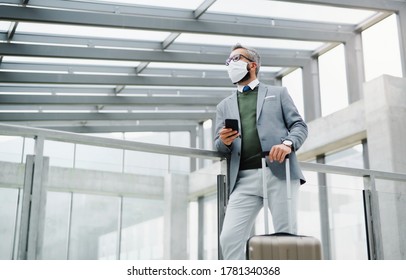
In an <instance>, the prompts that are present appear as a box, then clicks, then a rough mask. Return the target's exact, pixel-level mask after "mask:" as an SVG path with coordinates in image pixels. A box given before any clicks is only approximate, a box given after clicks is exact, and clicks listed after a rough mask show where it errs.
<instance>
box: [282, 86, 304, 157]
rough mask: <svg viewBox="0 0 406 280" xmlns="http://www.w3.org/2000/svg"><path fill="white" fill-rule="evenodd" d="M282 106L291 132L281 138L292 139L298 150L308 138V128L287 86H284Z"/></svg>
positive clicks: (294, 147) (286, 123) (295, 148)
mask: <svg viewBox="0 0 406 280" xmlns="http://www.w3.org/2000/svg"><path fill="white" fill-rule="evenodd" d="M281 106H282V113H283V118H284V121H285V125H286V127H287V129H288V131H289V134H288V135H287V136H286V137H285V138H283V139H281V140H282V141H284V140H290V141H292V143H293V149H294V150H295V151H297V150H298V149H299V148H300V147H301V146H302V144H303V143H304V141H305V140H306V138H307V135H308V129H307V125H306V123H305V122H304V121H303V119H302V117H301V116H300V114H299V111H298V110H297V108H296V106H295V104H294V102H293V100H292V98H291V96H290V95H289V93H288V91H287V89H286V88H283V91H282V94H281Z"/></svg>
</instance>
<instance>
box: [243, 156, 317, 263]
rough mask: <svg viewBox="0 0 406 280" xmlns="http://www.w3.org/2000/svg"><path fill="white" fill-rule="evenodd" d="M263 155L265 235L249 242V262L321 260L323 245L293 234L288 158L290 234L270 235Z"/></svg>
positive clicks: (287, 164)
mask: <svg viewBox="0 0 406 280" xmlns="http://www.w3.org/2000/svg"><path fill="white" fill-rule="evenodd" d="M268 154H269V153H268V152H264V153H263V155H262V177H263V178H262V182H263V184H262V188H263V192H264V194H263V195H264V200H263V201H264V218H265V233H266V234H265V235H254V236H252V237H251V238H250V239H249V240H248V241H247V248H246V256H247V259H248V260H321V259H322V256H321V243H320V241H319V240H318V239H316V238H314V237H311V236H301V235H295V234H292V233H291V232H293V230H292V227H293V226H292V218H291V217H292V206H291V204H292V196H291V183H290V163H289V157H288V156H287V157H286V184H287V196H288V217H289V231H290V233H285V232H281V233H275V234H269V225H268V211H267V209H268V192H267V187H266V181H265V178H266V176H265V168H267V167H266V161H265V158H266V156H267V155H268Z"/></svg>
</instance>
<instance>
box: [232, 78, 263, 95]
mask: <svg viewBox="0 0 406 280" xmlns="http://www.w3.org/2000/svg"><path fill="white" fill-rule="evenodd" d="M258 84H259V80H258V79H255V80H253V81H252V82H251V83H249V84H248V85H247V86H249V87H250V88H251V89H254V88H255V87H256V86H257V85H258ZM245 86H246V85H239V84H237V90H238V91H239V92H242V89H243V88H244V87H245Z"/></svg>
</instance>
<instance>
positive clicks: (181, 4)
mask: <svg viewBox="0 0 406 280" xmlns="http://www.w3.org/2000/svg"><path fill="white" fill-rule="evenodd" d="M71 1H72V0H71ZM74 1H78V0H74ZM202 1H203V0H187V1H167V0H96V1H92V2H102V3H103V2H108V3H112V2H113V3H120V4H132V5H134V4H136V5H148V6H158V7H171V8H179V9H188V10H195V9H197V7H198V6H199V4H200V3H201V2H202Z"/></svg>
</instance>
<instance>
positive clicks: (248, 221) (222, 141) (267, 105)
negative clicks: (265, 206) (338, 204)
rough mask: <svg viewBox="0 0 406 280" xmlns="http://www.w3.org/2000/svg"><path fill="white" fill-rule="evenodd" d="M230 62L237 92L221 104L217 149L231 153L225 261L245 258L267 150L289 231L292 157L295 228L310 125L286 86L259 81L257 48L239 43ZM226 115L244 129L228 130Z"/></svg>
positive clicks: (275, 211)
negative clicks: (301, 157)
mask: <svg viewBox="0 0 406 280" xmlns="http://www.w3.org/2000/svg"><path fill="white" fill-rule="evenodd" d="M226 65H227V71H228V74H229V77H230V79H231V81H232V83H234V84H236V86H237V90H236V92H235V93H234V94H232V95H231V96H229V97H227V98H225V99H224V100H223V101H221V102H220V103H219V104H218V105H217V115H216V136H215V142H214V143H215V147H216V149H217V150H218V151H220V152H224V153H228V154H230V161H229V164H230V175H229V178H228V179H229V184H230V197H229V202H228V205H227V210H226V215H225V219H224V223H223V229H222V232H221V235H220V244H221V248H222V252H223V257H224V259H245V243H246V241H247V239H248V238H249V235H250V233H251V230H252V227H253V225H254V223H255V218H256V216H257V215H258V213H259V211H260V210H261V207H262V197H263V191H262V173H261V153H262V151H269V156H268V157H267V166H268V167H269V168H267V170H266V181H267V190H268V197H269V209H270V210H271V214H272V221H273V226H274V229H275V231H276V232H287V231H288V215H287V213H288V210H287V195H286V181H285V180H286V172H285V161H284V159H285V157H286V155H288V154H289V155H290V162H291V170H290V173H291V182H292V206H293V211H292V212H293V217H292V218H293V221H292V224H293V226H294V232H296V228H297V226H296V224H297V222H296V220H297V218H296V216H297V196H298V191H299V186H300V184H303V183H305V179H304V176H303V174H302V172H301V170H300V167H299V163H298V161H297V158H296V154H295V152H296V151H297V150H298V149H299V148H300V147H301V145H302V144H303V142H304V141H305V139H306V138H307V125H306V124H305V122H304V121H303V119H302V117H301V116H300V114H299V112H298V110H297V108H296V106H295V105H294V103H293V100H292V98H291V97H290V95H289V94H288V92H287V90H286V88H284V87H278V86H270V85H265V84H262V83H260V82H259V81H258V79H257V75H258V72H259V69H260V65H261V61H260V56H259V54H258V53H257V52H256V51H255V50H254V49H252V48H247V47H244V46H242V45H240V44H237V45H235V46H234V47H233V49H232V52H231V54H230V56H229V58H228V59H227V61H226ZM225 119H237V120H238V124H239V130H238V131H236V130H233V129H231V128H226V127H225Z"/></svg>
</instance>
